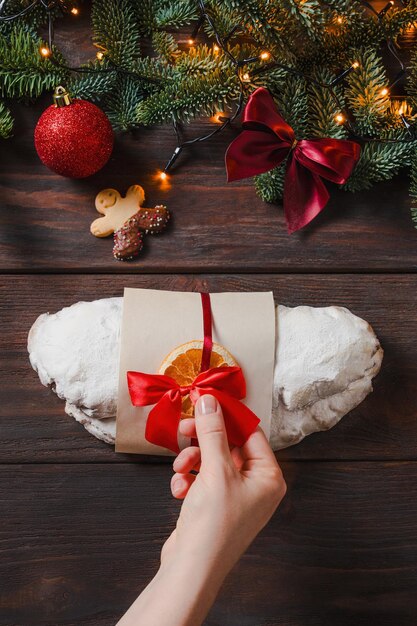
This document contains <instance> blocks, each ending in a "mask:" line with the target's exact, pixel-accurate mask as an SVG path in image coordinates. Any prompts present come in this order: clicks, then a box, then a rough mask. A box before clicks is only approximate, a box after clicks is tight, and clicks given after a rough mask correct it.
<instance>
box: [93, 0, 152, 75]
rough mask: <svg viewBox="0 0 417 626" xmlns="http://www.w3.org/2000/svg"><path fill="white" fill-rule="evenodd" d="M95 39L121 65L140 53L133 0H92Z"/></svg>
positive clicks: (125, 65)
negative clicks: (131, 0) (115, 0)
mask: <svg viewBox="0 0 417 626" xmlns="http://www.w3.org/2000/svg"><path fill="white" fill-rule="evenodd" d="M91 19H92V22H93V29H94V42H95V43H96V44H97V45H98V46H99V47H100V48H104V49H105V50H106V55H107V56H108V57H109V58H110V59H111V61H113V63H115V64H116V65H118V66H120V67H122V68H129V66H130V64H131V63H132V61H133V60H134V59H135V58H136V57H138V56H140V50H139V42H140V31H139V26H138V23H137V18H136V15H135V12H134V9H133V6H132V3H131V2H130V0H118V2H114V0H93V6H92V11H91Z"/></svg>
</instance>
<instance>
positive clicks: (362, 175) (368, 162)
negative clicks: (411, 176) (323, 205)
mask: <svg viewBox="0 0 417 626" xmlns="http://www.w3.org/2000/svg"><path fill="white" fill-rule="evenodd" d="M412 151H413V144H412V143H411V142H410V143H382V142H370V143H367V144H365V146H363V147H362V150H361V156H360V159H359V161H358V163H357V165H356V167H355V170H354V172H353V174H352V175H351V177H350V178H349V180H348V181H347V183H346V184H345V185H343V188H344V189H346V190H347V191H360V190H361V189H369V188H370V187H372V186H373V184H374V183H377V182H380V181H382V180H388V179H390V178H392V177H393V176H394V175H395V174H398V172H399V170H400V168H401V167H404V166H407V165H409V163H410V159H411V155H412Z"/></svg>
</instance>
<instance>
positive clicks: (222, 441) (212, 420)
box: [195, 394, 232, 464]
mask: <svg viewBox="0 0 417 626" xmlns="http://www.w3.org/2000/svg"><path fill="white" fill-rule="evenodd" d="M195 426H196V431H197V437H198V444H199V446H200V450H201V462H202V464H205V463H208V462H209V463H212V462H216V461H219V460H222V461H223V462H224V461H226V462H230V463H231V462H232V457H231V455H230V450H229V444H228V442H227V434H226V428H225V425H224V419H223V413H222V409H221V406H220V404H219V403H218V401H217V399H216V398H215V397H214V396H212V395H210V394H205V395H204V396H200V397H199V399H198V400H197V402H196V404H195Z"/></svg>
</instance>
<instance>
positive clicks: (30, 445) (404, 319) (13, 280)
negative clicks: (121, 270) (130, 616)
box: [0, 275, 417, 463]
mask: <svg viewBox="0 0 417 626" xmlns="http://www.w3.org/2000/svg"><path fill="white" fill-rule="evenodd" d="M0 284H1V287H2V302H3V329H4V331H3V334H2V335H1V337H0V341H1V344H2V350H1V352H2V355H3V357H4V365H3V367H2V370H3V372H2V385H1V387H0V411H1V412H2V414H3V419H2V425H1V439H2V445H1V447H0V460H1V461H2V462H11V463H14V462H19V463H25V462H32V461H47V462H56V461H69V462H81V461H87V462H88V461H107V462H118V461H123V460H126V457H125V456H122V455H115V453H114V452H113V449H112V448H111V447H110V446H108V445H107V444H104V443H102V442H99V441H97V440H96V439H95V438H94V437H93V436H92V435H89V434H88V433H87V432H86V431H85V430H84V429H83V427H82V426H80V425H79V424H76V423H75V421H74V420H73V419H72V418H70V417H68V416H66V415H65V414H64V403H63V402H62V401H61V400H59V399H58V398H57V397H56V396H55V395H54V394H53V393H52V392H51V391H49V390H48V389H46V388H44V387H43V386H42V385H41V384H40V382H39V379H38V376H37V374H36V373H35V372H33V371H32V369H31V367H30V364H29V361H28V355H27V351H26V341H27V333H28V331H29V328H30V326H31V325H32V323H33V322H34V321H35V319H36V317H37V316H38V315H39V314H41V313H44V312H46V311H50V312H55V311H57V310H59V309H60V308H62V307H63V306H67V305H70V304H73V303H74V302H77V301H78V300H94V299H96V298H100V297H108V296H120V295H121V294H122V292H123V287H124V286H128V287H134V286H136V287H152V288H160V289H176V290H185V291H189V290H209V291H226V290H231V291H234V290H245V291H247V290H257V289H258V290H270V289H271V290H273V291H274V294H275V299H276V301H277V302H280V303H283V304H286V305H290V306H296V305H300V304H306V305H312V306H328V305H330V304H335V305H342V306H347V307H348V308H350V309H351V310H352V311H353V312H354V313H355V314H357V315H359V316H360V317H363V318H364V319H366V320H367V321H368V322H369V323H370V324H371V325H372V326H373V328H374V329H375V332H376V333H377V335H378V337H379V339H380V341H381V343H382V346H383V348H384V350H385V358H384V361H383V366H382V371H381V373H380V374H379V376H378V377H377V378H376V380H375V391H374V393H372V394H371V395H370V396H368V397H367V398H366V400H365V401H364V402H363V403H362V404H361V405H359V407H357V409H355V410H354V411H353V412H352V413H351V414H349V415H348V416H346V417H345V418H343V420H342V421H341V422H340V424H339V425H338V426H336V427H335V428H334V429H332V430H331V431H329V432H327V433H319V434H316V435H312V436H311V437H308V438H307V439H306V440H305V441H304V442H302V443H301V444H299V445H298V446H295V447H293V448H289V449H288V450H286V451H282V452H281V453H280V454H279V457H280V458H282V459H345V460H346V459H416V458H417V405H416V402H415V398H416V397H417V347H416V343H415V337H416V334H417V314H416V308H415V303H416V292H417V277H415V276H391V275H385V276H372V275H368V276H366V275H361V276H351V275H343V276H331V275H319V276H317V275H316V276H307V275H292V276H288V275H283V276H277V275H257V276H249V275H234V276H233V275H228V276H217V275H211V276H210V275H202V276H135V277H133V276H104V275H100V276H14V277H3V278H2V279H1V281H0Z"/></svg>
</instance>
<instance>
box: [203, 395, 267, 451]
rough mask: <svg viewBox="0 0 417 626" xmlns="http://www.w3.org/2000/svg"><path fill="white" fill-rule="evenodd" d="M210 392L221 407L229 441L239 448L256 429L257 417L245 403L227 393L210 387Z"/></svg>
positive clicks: (258, 420)
mask: <svg viewBox="0 0 417 626" xmlns="http://www.w3.org/2000/svg"><path fill="white" fill-rule="evenodd" d="M210 393H211V394H212V395H213V396H214V397H215V398H217V400H218V401H219V403H220V405H221V407H222V411H223V417H224V423H225V427H226V433H227V439H228V441H229V443H230V444H232V445H233V446H238V447H239V448H240V447H241V446H243V444H244V443H245V442H246V441H247V439H248V438H249V437H250V435H251V434H252V433H253V432H254V431H255V430H256V427H257V426H258V424H259V422H260V419H259V417H256V415H255V413H253V412H252V411H251V410H250V409H249V408H248V407H247V406H246V405H245V404H243V403H242V402H240V401H239V400H236V398H233V396H230V395H228V394H227V393H223V392H222V391H218V390H217V389H212V390H211V391H210Z"/></svg>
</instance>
